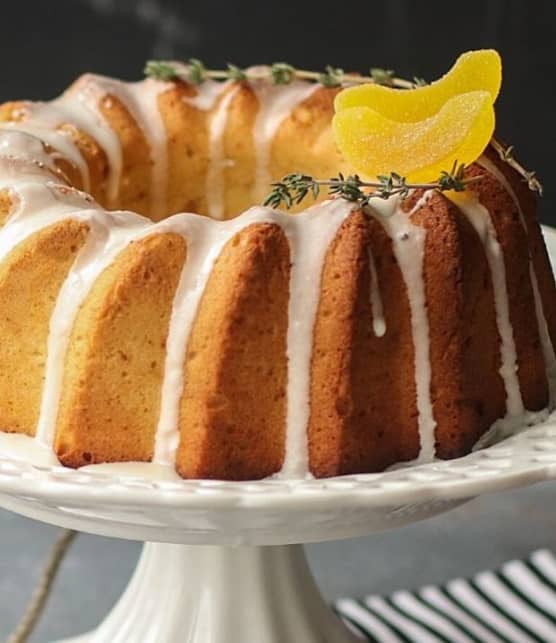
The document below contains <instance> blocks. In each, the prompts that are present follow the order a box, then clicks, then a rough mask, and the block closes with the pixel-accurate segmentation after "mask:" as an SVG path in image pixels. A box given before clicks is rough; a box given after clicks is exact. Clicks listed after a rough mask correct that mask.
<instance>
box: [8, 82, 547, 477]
mask: <svg viewBox="0 0 556 643" xmlns="http://www.w3.org/2000/svg"><path fill="white" fill-rule="evenodd" d="M338 91H339V90H338V89H337V88H330V87H325V86H323V85H322V84H318V83H309V82H304V81H301V80H296V79H294V80H293V81H292V82H291V83H289V84H287V85H275V84H272V83H270V82H268V81H265V80H257V81H250V82H247V81H245V80H240V81H237V82H233V81H226V82H215V81H213V80H206V81H205V82H203V83H202V84H199V85H193V84H188V83H187V82H183V81H179V80H168V81H160V80H154V79H152V78H148V79H146V80H144V81H141V82H138V83H126V82H121V81H117V80H114V79H111V78H104V77H100V76H94V75H85V76H83V77H81V78H80V79H79V80H78V81H77V82H76V83H75V84H73V85H72V86H71V87H70V88H69V89H68V90H67V91H66V92H65V93H64V94H63V95H62V96H61V97H59V98H57V99H55V100H53V101H51V102H11V103H7V104H5V105H3V106H2V107H1V108H0V120H1V122H2V124H1V129H0V225H1V226H2V227H1V229H0V300H1V301H2V309H1V314H0V427H1V429H2V431H3V433H2V434H1V435H0V438H1V439H0V453H2V452H6V450H7V449H8V448H9V445H10V444H12V445H14V444H17V445H19V446H18V448H20V449H22V450H23V451H25V449H27V447H28V446H29V445H31V444H32V445H33V448H35V449H39V448H40V449H42V448H44V451H45V453H49V454H50V453H54V454H55V457H56V458H57V459H58V460H59V462H61V463H62V464H63V465H65V466H69V467H82V466H85V465H95V464H100V463H122V462H147V463H151V462H152V463H153V464H158V465H164V466H165V467H168V468H171V469H174V468H175V470H176V471H177V472H178V473H179V475H180V476H182V477H184V478H222V479H230V480H244V479H258V478H263V477H266V476H271V475H273V474H279V475H282V476H284V477H290V478H293V477H303V476H305V475H307V474H308V473H310V474H312V475H314V476H316V477H324V476H333V475H338V474H347V473H364V472H373V471H380V470H383V469H385V468H386V467H388V466H390V465H392V464H394V463H399V462H404V461H411V460H417V461H421V462H423V461H429V460H431V459H432V458H434V457H435V456H436V457H438V458H454V457H458V456H461V455H462V454H465V453H467V452H469V451H470V449H471V448H472V447H473V445H474V444H475V443H476V441H477V440H478V438H479V437H480V436H481V435H483V434H484V433H485V432H486V431H487V429H489V427H491V426H492V425H493V423H495V422H496V421H498V420H500V419H504V420H505V421H512V420H516V421H523V418H524V417H525V415H526V412H527V411H529V412H530V411H538V410H541V409H546V408H547V407H548V406H549V403H550V393H549V375H550V373H551V372H552V371H553V369H554V361H555V360H554V351H553V348H552V347H553V344H554V342H555V341H556V290H555V286H554V279H553V276H552V272H551V268H550V266H549V262H548V257H547V252H546V249H545V246H544V242H543V238H542V235H541V231H540V227H539V224H538V222H537V219H536V214H535V208H536V205H535V199H534V196H533V195H532V194H531V193H530V192H529V191H528V189H527V187H526V185H525V184H524V183H523V181H522V177H521V176H519V175H518V174H517V173H516V172H515V171H514V170H513V169H512V168H511V167H510V166H509V165H508V164H506V163H505V162H504V161H503V160H501V159H500V157H499V155H498V154H497V153H496V152H495V151H494V150H493V149H492V148H489V149H488V150H487V151H486V153H485V154H484V155H483V157H481V158H480V159H479V161H478V162H477V163H475V164H473V165H471V166H470V167H468V168H467V170H466V172H467V176H469V177H473V176H474V177H476V178H477V179H478V180H477V181H476V182H474V183H472V184H470V187H469V189H468V190H466V191H465V192H463V193H453V192H447V193H440V192H438V191H436V190H432V189H431V190H414V191H412V192H411V194H410V195H409V197H408V198H401V197H400V196H399V195H398V196H393V197H391V198H389V199H387V200H380V199H377V200H376V201H373V203H372V207H370V208H369V207H367V208H365V209H362V208H361V207H359V206H358V205H357V204H356V203H355V204H354V203H350V202H349V201H346V200H344V199H342V198H336V199H328V200H325V201H321V202H318V203H317V204H315V205H313V206H312V207H309V208H307V209H303V208H304V207H305V206H304V205H299V206H298V207H297V213H295V214H290V213H285V212H282V211H277V210H273V209H271V208H268V207H261V206H255V207H250V206H252V204H254V203H260V202H261V200H262V199H263V197H264V195H265V194H266V193H268V190H269V184H270V182H271V181H272V180H276V179H278V178H280V177H281V176H283V175H284V174H286V173H288V172H291V171H293V170H295V171H297V172H301V173H307V174H311V175H313V176H331V175H334V174H336V173H338V172H339V171H342V172H347V173H349V172H350V167H349V165H348V164H347V162H346V161H345V160H344V158H343V157H342V155H341V153H340V152H339V150H338V149H337V147H336V145H335V142H334V137H333V135H332V130H331V120H332V116H333V113H334V107H333V103H334V97H335V95H336V94H337V93H338ZM180 212H194V213H200V214H175V213H180ZM135 213H138V214H135ZM171 214H172V215H173V216H169V215H171ZM200 215H207V216H200ZM8 434H17V435H16V436H13V435H8ZM10 440H11V441H12V442H11V443H10ZM29 448H30V447H29Z"/></svg>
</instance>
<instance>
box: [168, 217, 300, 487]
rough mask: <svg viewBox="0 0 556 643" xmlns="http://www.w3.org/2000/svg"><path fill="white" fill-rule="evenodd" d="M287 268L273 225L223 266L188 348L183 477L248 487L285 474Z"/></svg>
mask: <svg viewBox="0 0 556 643" xmlns="http://www.w3.org/2000/svg"><path fill="white" fill-rule="evenodd" d="M289 262H290V257H289V248H288V243H287V239H286V237H285V235H284V232H283V231H282V230H281V229H280V228H279V227H278V226H276V225H272V224H254V225H250V226H248V227H247V228H244V229H243V230H242V231H241V232H239V233H238V234H236V235H235V236H234V237H233V238H232V240H231V241H229V242H228V244H227V245H226V246H225V248H224V249H223V251H222V253H221V255H220V257H219V258H218V260H217V262H216V265H215V267H214V269H213V272H212V274H211V277H210V279H209V282H208V284H207V287H206V290H205V293H204V295H203V298H202V301H201V304H200V307H199V310H198V313H197V317H196V321H195V324H194V327H193V330H192V334H191V338H190V341H189V346H188V349H187V357H186V363H185V378H184V392H183V397H182V401H181V413H180V427H181V440H180V446H179V450H178V457H177V469H178V472H179V473H180V474H181V475H182V476H183V477H186V478H233V479H236V480H245V479H251V478H262V477H265V476H268V475H271V474H273V473H276V472H277V471H279V470H280V468H281V466H282V462H283V459H284V448H285V423H286V382H287V364H286V333H287V324H288V285H289Z"/></svg>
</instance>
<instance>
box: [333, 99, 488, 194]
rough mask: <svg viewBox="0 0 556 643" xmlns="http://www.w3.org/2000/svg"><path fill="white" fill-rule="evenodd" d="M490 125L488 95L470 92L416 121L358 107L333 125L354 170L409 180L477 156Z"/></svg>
mask: <svg viewBox="0 0 556 643" xmlns="http://www.w3.org/2000/svg"><path fill="white" fill-rule="evenodd" d="M408 93H410V92H408ZM494 124H495V117H494V108H493V104H492V95H491V93H490V92H488V91H474V92H468V93H466V94H460V95H458V96H454V97H453V98H451V99H450V100H448V101H447V102H446V103H445V105H444V106H443V107H442V108H441V109H440V110H439V111H438V113H436V114H435V115H434V116H430V117H429V118H426V119H424V120H421V121H419V122H416V123H412V122H405V123H404V122H402V123H400V122H397V121H395V120H392V119H390V118H387V117H386V116H384V115H383V114H382V113H380V112H379V111H376V110H374V109H371V108H370V107H362V106H358V107H351V108H349V109H343V110H341V111H340V112H338V113H337V114H336V115H335V116H334V121H333V128H334V134H335V137H336V142H337V144H338V147H339V148H340V150H341V152H342V154H343V155H344V157H345V159H346V160H347V161H348V163H350V165H352V167H353V168H354V169H355V170H356V171H357V172H359V173H361V174H363V175H365V176H367V177H375V176H378V175H380V174H389V173H390V172H391V171H392V170H394V171H396V172H398V173H399V174H401V175H403V176H405V177H406V178H407V179H408V180H410V181H411V182H429V181H435V180H436V179H437V178H438V176H439V174H440V172H441V171H442V170H447V169H450V168H451V167H452V165H453V163H454V162H455V161H457V162H458V163H471V162H473V161H474V160H475V159H477V158H478V157H479V156H480V155H481V153H482V152H483V150H484V149H485V147H486V146H487V144H488V142H489V141H490V138H491V137H492V134H493V131H494Z"/></svg>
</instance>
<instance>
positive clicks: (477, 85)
mask: <svg viewBox="0 0 556 643" xmlns="http://www.w3.org/2000/svg"><path fill="white" fill-rule="evenodd" d="M501 83H502V62H501V60H500V54H499V53H498V52H497V51H495V50H494V49H481V50H479V51H468V52H466V53H464V54H462V55H461V56H460V57H459V58H458V59H457V60H456V62H455V63H454V65H453V67H452V68H451V69H450V71H449V72H448V73H447V74H445V75H444V76H442V78H440V79H439V80H436V81H435V82H433V83H431V84H430V85H425V86H424V87H416V88H415V89H394V88H392V87H384V86H383V85H377V84H372V83H369V84H365V85H356V86H354V87H348V88H347V89H344V90H343V91H342V92H340V93H339V94H338V95H337V96H336V100H335V102H334V109H335V110H336V113H338V112H341V111H343V110H344V109H349V108H350V107H361V106H363V105H365V106H366V107H370V108H371V109H374V110H375V112H379V113H380V114H382V115H383V116H386V117H387V118H390V119H392V120H393V121H402V122H412V121H413V122H415V121H421V120H423V119H425V118H428V117H429V116H432V115H433V114H436V112H438V110H439V109H440V108H441V107H442V106H443V105H444V103H446V101H448V100H449V99H450V98H452V97H453V96H456V95H457V94H466V93H468V92H474V91H479V90H483V91H487V92H489V93H490V95H491V96H492V102H493V103H494V101H495V100H496V97H497V96H498V92H499V91H500V85H501Z"/></svg>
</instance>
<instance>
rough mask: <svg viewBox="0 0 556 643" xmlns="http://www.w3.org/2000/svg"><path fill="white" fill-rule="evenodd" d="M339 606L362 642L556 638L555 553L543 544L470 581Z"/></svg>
mask: <svg viewBox="0 0 556 643" xmlns="http://www.w3.org/2000/svg"><path fill="white" fill-rule="evenodd" d="M335 608H336V610H337V611H338V613H339V614H340V616H341V617H342V618H343V619H344V621H345V622H346V624H347V625H348V626H349V627H350V629H351V630H353V632H354V633H355V634H357V635H359V637H360V638H361V639H362V640H363V641H376V642H379V643H401V642H404V641H405V642H407V641H410V642H416V643H446V642H448V643H477V642H479V643H508V642H510V643H535V642H537V641H542V642H546V643H556V558H555V557H554V555H553V554H552V553H551V552H549V551H547V550H544V549H542V550H538V551H536V552H534V553H533V554H532V555H531V556H530V557H529V558H528V559H527V560H512V561H510V562H508V563H506V564H505V565H503V567H502V568H501V569H500V570H498V571H495V572H491V571H485V572H480V573H478V574H477V575H476V576H473V578H471V579H468V580H466V579H463V578H456V579H455V580H452V581H450V582H448V583H446V585H442V586H433V585H426V586H425V587H423V588H421V589H420V590H418V591H416V592H409V591H399V592H395V593H394V594H392V595H390V596H387V597H384V596H378V595H375V594H373V595H371V596H367V597H366V598H364V599H363V600H355V599H352V598H343V599H340V600H338V601H337V602H336V604H335Z"/></svg>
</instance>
